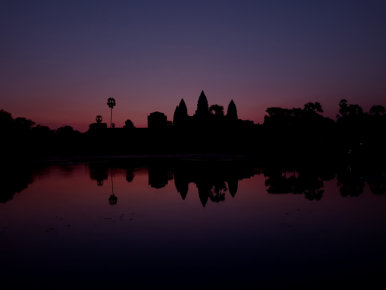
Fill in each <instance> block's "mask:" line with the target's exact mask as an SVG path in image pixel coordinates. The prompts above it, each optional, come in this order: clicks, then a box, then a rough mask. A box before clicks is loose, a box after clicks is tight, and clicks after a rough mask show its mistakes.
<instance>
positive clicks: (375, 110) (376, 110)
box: [369, 105, 386, 117]
mask: <svg viewBox="0 0 386 290" xmlns="http://www.w3.org/2000/svg"><path fill="white" fill-rule="evenodd" d="M369 113H370V115H373V116H376V117H381V116H384V115H385V114H386V110H385V107H384V106H381V105H376V106H372V107H371V108H370V111H369Z"/></svg>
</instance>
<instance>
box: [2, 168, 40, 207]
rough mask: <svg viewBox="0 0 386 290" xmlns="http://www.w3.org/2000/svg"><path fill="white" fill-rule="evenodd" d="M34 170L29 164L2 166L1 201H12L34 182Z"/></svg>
mask: <svg viewBox="0 0 386 290" xmlns="http://www.w3.org/2000/svg"><path fill="white" fill-rule="evenodd" d="M33 173H34V172H33V170H32V169H31V168H30V167H29V166H25V165H23V166H20V167H16V166H12V167H1V168H0V184H1V190H0V203H6V202H8V201H10V200H11V199H12V198H13V196H14V195H15V194H16V193H20V192H21V191H23V190H24V189H26V188H27V187H28V185H29V184H30V183H32V182H33Z"/></svg>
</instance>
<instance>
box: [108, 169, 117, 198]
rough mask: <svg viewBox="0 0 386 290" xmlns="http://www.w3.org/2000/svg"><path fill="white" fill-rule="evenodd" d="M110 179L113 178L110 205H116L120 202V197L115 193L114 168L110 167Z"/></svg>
mask: <svg viewBox="0 0 386 290" xmlns="http://www.w3.org/2000/svg"><path fill="white" fill-rule="evenodd" d="M110 179H111V195H110V197H109V203H110V205H116V204H117V202H118V198H117V197H116V195H115V194H114V181H113V170H112V169H110Z"/></svg>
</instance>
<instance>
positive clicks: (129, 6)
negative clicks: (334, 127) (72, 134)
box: [0, 0, 386, 131]
mask: <svg viewBox="0 0 386 290" xmlns="http://www.w3.org/2000/svg"><path fill="white" fill-rule="evenodd" d="M0 39H1V41H0V109H4V110H6V111H8V112H10V113H12V115H13V116H14V117H19V116H22V117H27V118H30V119H32V120H34V121H35V122H36V123H38V124H42V125H47V126H49V127H51V128H53V129H55V128H58V127H60V126H63V125H71V126H73V127H74V128H75V129H78V130H80V131H85V130H87V128H88V125H89V124H90V123H92V122H94V121H95V116H96V115H98V114H99V115H102V116H103V118H104V121H108V120H109V117H110V111H109V108H108V107H107V104H106V102H107V98H108V97H114V98H115V99H116V103H117V105H116V107H115V108H114V109H113V122H114V123H115V124H116V126H117V127H121V126H123V124H124V121H125V120H127V119H130V120H132V121H133V123H134V125H135V126H136V127H146V125H147V115H148V114H149V113H150V112H153V111H161V112H164V113H165V114H166V115H167V116H168V119H169V120H172V118H173V112H174V110H175V107H176V105H178V103H179V101H180V99H181V98H184V100H185V102H186V104H187V107H188V113H189V114H190V115H192V114H194V111H195V110H196V105H197V100H198V97H199V95H200V92H201V90H204V92H205V94H206V96H207V98H208V102H209V104H210V105H211V104H219V105H223V106H224V108H225V111H226V108H227V106H228V103H229V102H230V100H231V99H233V100H234V102H235V103H236V106H237V109H238V114H239V117H240V118H242V119H249V120H253V121H254V122H257V123H261V122H262V121H263V118H264V115H265V110H266V108H268V107H272V106H280V107H286V108H291V107H302V106H303V105H304V104H305V103H307V102H309V101H313V102H314V101H319V102H320V103H321V104H322V106H323V109H324V111H325V113H324V115H326V116H328V117H332V118H335V115H336V114H337V112H338V109H339V107H338V103H339V101H340V100H341V99H342V98H346V99H347V100H348V102H349V103H355V104H359V105H361V106H362V107H363V108H364V109H365V110H366V111H367V110H368V109H369V108H370V107H371V105H375V104H381V105H384V106H386V1H383V0H381V1H375V0H374V1H369V0H364V1H356V0H350V1H342V0H334V1H330V0H324V1H318V0H314V1H307V0H304V1H297V0H291V1H290V0H288V1H284V0H282V1H279V0H277V1H275V0H271V1H257V0H256V1H243V0H237V1H226V0H223V1H210V0H206V1H200V0H195V1H183V0H179V1H167V0H164V1H146V0H142V1H112V0H109V1H101V0H92V1H91V0H83V1H81V0H77V1H71V0H67V1H65V0H63V1H55V0H51V1H39V0H36V1H35V0H34V1H18V0H0Z"/></svg>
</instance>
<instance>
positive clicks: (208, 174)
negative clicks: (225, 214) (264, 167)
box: [174, 164, 255, 206]
mask: <svg viewBox="0 0 386 290" xmlns="http://www.w3.org/2000/svg"><path fill="white" fill-rule="evenodd" d="M254 174H255V170H254V168H253V167H247V166H241V167H237V166H234V164H201V165H197V166H177V167H176V168H174V183H175V186H176V189H177V191H178V192H179V193H180V195H181V197H182V199H185V198H186V196H187V194H188V189H189V183H195V184H196V187H197V189H198V195H199V198H200V201H201V203H202V205H203V206H205V205H206V204H207V202H208V200H211V201H212V202H220V201H224V200H225V193H226V192H227V191H229V193H230V195H231V196H232V197H234V196H235V195H236V192H237V188H238V181H239V180H241V179H243V178H249V177H251V176H253V175H254Z"/></svg>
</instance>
